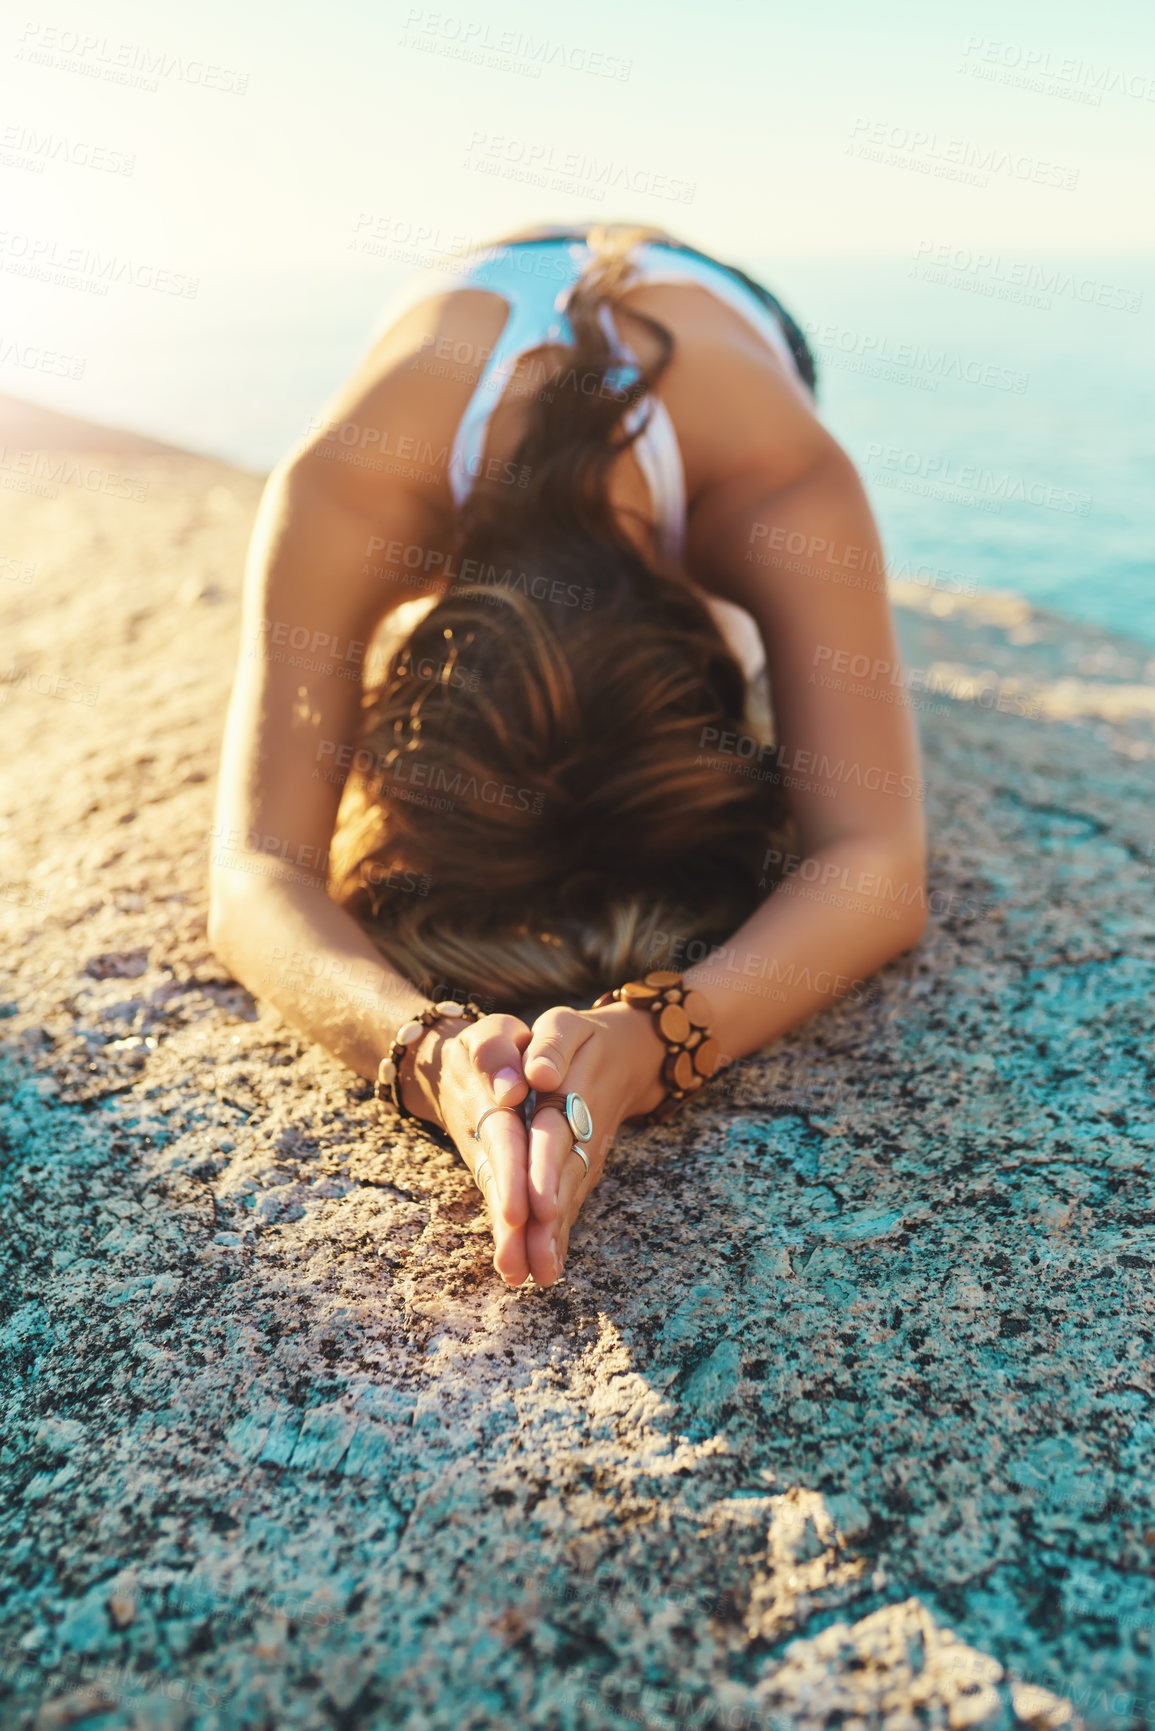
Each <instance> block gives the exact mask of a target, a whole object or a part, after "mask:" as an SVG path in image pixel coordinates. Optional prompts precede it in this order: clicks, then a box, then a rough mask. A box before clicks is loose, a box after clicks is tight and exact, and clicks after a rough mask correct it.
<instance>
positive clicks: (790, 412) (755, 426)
mask: <svg viewBox="0 0 1155 1731" xmlns="http://www.w3.org/2000/svg"><path fill="white" fill-rule="evenodd" d="M625 304H626V308H627V310H636V311H638V312H640V313H643V314H646V315H648V316H649V317H650V318H653V319H656V320H658V321H659V322H660V323H662V324H664V325H665V326H666V328H667V329H668V330H669V332H670V334H671V335H672V337H673V339H674V354H673V359H672V361H671V363H670V365H669V367H668V368H667V370H666V372H665V373H664V375H663V377H662V378H661V380H660V381H659V385H658V394H659V396H661V398H662V399H663V401H664V402H665V404H666V407H667V408H668V409H669V411H670V416H671V418H672V420H673V422H674V426H675V429H676V431H677V434H678V443H679V445H680V447H681V451H682V460H683V464H684V466H685V471H686V491H687V500H688V504H689V508H690V511H691V513H692V512H693V510H694V508H695V505H696V502H697V501H698V499H699V498H701V497H702V496H703V495H704V494H705V493H706V492H708V491H710V490H711V489H713V488H714V487H716V486H717V485H719V484H720V483H724V482H727V481H729V480H731V479H732V478H734V477H735V476H736V475H738V474H740V473H742V472H743V471H746V472H756V473H757V474H758V475H759V477H760V478H761V480H762V482H763V483H765V484H768V485H769V486H771V487H772V486H774V485H781V486H789V485H790V484H791V482H792V481H793V480H795V479H796V478H797V477H798V476H799V475H800V474H801V473H803V472H804V471H805V470H806V469H807V468H809V467H811V466H812V465H813V464H814V463H815V462H817V461H818V460H819V459H820V458H821V456H822V455H823V454H824V453H825V452H826V451H828V449H829V448H830V446H831V445H832V444H833V441H832V440H831V437H830V435H829V433H827V431H826V429H825V428H824V427H823V425H822V423H821V421H820V420H819V418H818V414H817V411H816V408H815V404H814V398H813V397H812V396H811V394H810V391H809V390H808V389H807V387H806V386H805V385H804V384H803V382H802V380H801V379H800V378H799V377H798V375H797V373H795V372H794V370H793V368H791V367H790V366H788V364H787V363H786V361H785V360H784V359H783V358H782V357H781V356H780V355H779V354H778V353H777V352H776V351H775V350H773V349H771V348H770V347H769V345H768V344H767V343H766V342H765V341H764V340H763V339H762V338H761V337H760V336H759V335H758V333H757V332H756V331H754V330H753V329H752V328H751V326H750V325H749V324H748V323H747V321H746V320H745V319H744V318H742V316H741V315H740V314H739V313H737V312H736V311H735V310H734V309H733V308H732V307H730V306H727V305H726V304H725V302H723V301H720V300H718V299H717V297H716V296H714V295H712V294H710V293H709V291H708V290H707V289H705V288H702V287H699V286H697V285H696V284H689V283H669V284H666V283H649V284H645V285H642V286H640V287H639V288H637V289H634V290H632V291H631V292H630V294H629V295H628V297H627V299H626V303H625Z"/></svg>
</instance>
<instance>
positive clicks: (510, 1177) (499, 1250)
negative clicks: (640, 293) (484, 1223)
mask: <svg viewBox="0 0 1155 1731" xmlns="http://www.w3.org/2000/svg"><path fill="white" fill-rule="evenodd" d="M483 1110H484V1108H483ZM478 1116H480V1113H479V1114H478ZM473 1149H474V1153H473V1155H472V1169H473V1174H474V1180H475V1182H476V1183H477V1186H478V1188H479V1190H480V1191H481V1194H482V1195H483V1196H484V1198H485V1201H486V1205H487V1207H488V1208H489V1214H490V1220H491V1222H492V1226H493V1266H494V1267H495V1268H496V1270H497V1272H498V1273H499V1274H500V1275H501V1277H502V1279H503V1280H504V1281H506V1283H507V1284H508V1285H510V1286H520V1285H521V1283H522V1281H523V1280H524V1279H525V1278H526V1276H527V1275H528V1273H529V1258H528V1256H527V1253H526V1243H525V1223H526V1216H527V1214H528V1212H529V1209H528V1204H527V1201H526V1174H525V1169H526V1136H525V1124H524V1123H523V1122H522V1119H521V1116H520V1114H517V1113H514V1112H512V1111H502V1112H494V1113H493V1114H492V1116H490V1117H488V1118H487V1119H486V1120H485V1122H484V1124H483V1125H482V1126H481V1137H480V1140H475V1141H473Z"/></svg>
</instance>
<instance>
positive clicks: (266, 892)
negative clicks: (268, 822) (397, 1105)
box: [209, 854, 426, 1077]
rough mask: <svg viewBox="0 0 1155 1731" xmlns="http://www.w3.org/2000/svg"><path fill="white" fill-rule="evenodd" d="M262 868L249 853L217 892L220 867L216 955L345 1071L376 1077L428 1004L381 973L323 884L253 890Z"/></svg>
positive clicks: (378, 960) (388, 972) (271, 882)
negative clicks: (398, 1037)
mask: <svg viewBox="0 0 1155 1731" xmlns="http://www.w3.org/2000/svg"><path fill="white" fill-rule="evenodd" d="M261 869H262V856H261V855H259V854H254V855H252V856H251V857H250V858H249V859H248V860H247V861H245V862H242V861H238V862H237V863H236V864H235V865H233V866H232V867H231V868H230V869H229V873H228V877H227V879H226V880H225V882H224V883H223V884H222V882H221V874H220V870H219V868H218V872H217V873H216V874H215V876H214V891H213V910H212V915H211V917H210V924H209V936H210V941H211V942H212V945H213V948H214V949H215V951H216V953H217V954H218V955H219V956H220V958H221V960H222V961H223V962H224V963H225V965H226V967H228V968H229V969H230V971H231V972H232V973H233V974H234V975H235V976H236V978H237V979H238V980H240V982H241V984H242V985H243V986H245V987H247V989H248V990H249V991H250V992H251V993H252V994H253V996H254V997H255V998H259V999H261V1000H262V1001H263V1002H265V1003H269V1004H272V1005H274V1006H275V1008H276V1009H277V1010H279V1011H280V1013H281V1015H282V1016H284V1018H285V1020H286V1021H287V1022H291V1023H292V1024H293V1026H294V1027H296V1028H299V1029H300V1030H301V1032H302V1033H303V1034H307V1035H308V1036H309V1038H310V1039H313V1040H316V1041H318V1042H319V1044H320V1045H322V1046H324V1047H325V1048H326V1049H327V1050H328V1051H330V1052H332V1054H333V1055H334V1057H336V1058H339V1059H340V1060H341V1061H342V1063H344V1064H348V1066H349V1068H350V1069H351V1070H356V1071H357V1073H358V1074H359V1075H361V1076H367V1077H375V1076H376V1074H377V1067H378V1065H379V1063H380V1061H381V1059H382V1058H384V1057H385V1056H387V1054H388V1052H389V1049H390V1047H391V1046H392V1044H393V1037H394V1034H395V1033H396V1030H397V1028H398V1026H399V1024H400V1023H401V1022H403V1021H405V1020H407V1019H408V1017H409V1016H411V1015H414V1014H416V1013H418V1012H420V1011H421V1010H422V1009H423V1008H424V1007H425V1003H426V1000H425V998H424V997H423V996H422V994H421V993H420V992H419V991H418V990H417V988H416V987H415V986H413V985H412V984H411V983H410V982H409V981H408V980H406V979H404V978H403V977H402V976H401V975H400V974H398V973H396V972H395V971H394V969H392V968H390V967H388V966H387V965H386V963H385V962H384V961H383V959H382V957H381V954H380V952H379V951H378V950H377V949H375V947H374V946H373V944H372V943H371V942H370V940H369V938H368V937H367V936H366V935H365V933H364V932H363V931H362V929H361V927H360V926H359V925H358V924H357V922H356V920H354V919H353V917H352V915H350V914H348V913H346V912H345V910H344V908H342V907H339V906H338V904H337V903H336V902H334V901H332V900H331V898H330V897H329V895H328V894H327V893H326V891H325V888H324V886H323V885H322V884H320V883H318V884H315V885H314V884H301V883H290V882H286V881H284V880H283V879H280V878H277V877H271V878H260V879H257V881H256V882H253V881H252V880H253V879H254V878H255V877H256V874H257V873H258V872H259V871H260V870H261ZM266 869H267V866H266ZM238 880H240V881H239V882H238Z"/></svg>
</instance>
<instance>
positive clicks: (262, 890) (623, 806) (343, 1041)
mask: <svg viewBox="0 0 1155 1731" xmlns="http://www.w3.org/2000/svg"><path fill="white" fill-rule="evenodd" d="M408 298H409V302H410V303H411V304H406V305H403V306H401V307H396V308H394V309H391V311H390V313H389V315H388V316H387V317H386V318H385V319H384V320H383V321H382V324H381V325H380V326H379V327H378V332H377V334H376V336H375V340H374V341H373V343H372V346H371V348H370V351H369V353H368V354H367V355H366V356H365V358H364V359H363V360H362V361H361V363H360V364H359V365H358V367H357V368H356V369H355V371H354V373H353V375H352V377H351V378H350V379H349V380H348V382H347V383H346V384H345V385H344V386H343V387H342V388H341V389H340V390H339V391H338V392H337V393H336V395H335V397H334V398H333V399H332V400H331V402H330V403H329V405H328V407H327V413H326V416H325V420H324V423H323V424H322V425H319V426H318V427H317V428H316V430H315V432H314V433H313V435H312V436H310V437H309V438H308V439H306V440H305V441H303V442H302V443H301V444H300V445H299V446H298V447H297V448H296V449H294V450H293V451H292V452H290V454H289V455H288V456H287V457H286V458H285V459H284V460H283V461H282V462H281V463H280V464H279V465H278V466H277V468H276V469H275V471H274V472H273V474H272V475H271V477H270V479H269V482H268V485H267V487H266V490H265V494H264V497H263V500H262V504H261V508H260V512H259V515H258V518H257V523H256V526H255V530H254V535H253V540H252V546H251V549H250V557H249V566H248V572H247V578H246V601H245V643H244V648H243V650H242V656H241V661H240V667H239V672H238V677H237V683H236V687H235V690H234V695H233V700H232V704H231V708H230V712H229V719H228V726H227V733H226V739H225V746H224V754H223V760H222V773H221V788H220V798H219V806H218V814H217V819H218V827H217V831H216V833H217V834H218V835H219V836H227V838H228V842H229V848H228V851H225V852H222V853H221V854H219V855H218V856H217V859H216V860H215V861H214V866H213V874H212V906H211V924H210V931H211V935H212V941H213V943H214V945H215V947H216V949H217V951H218V953H219V954H220V956H221V957H222V958H223V960H224V961H225V962H226V964H227V965H228V966H229V967H230V968H231V969H232V971H233V972H234V973H235V974H236V976H237V978H238V979H240V980H241V981H243V982H244V984H245V985H246V986H248V987H249V989H250V990H251V991H252V992H254V993H255V994H257V995H259V996H262V997H264V998H267V999H268V1000H269V1001H271V1002H272V1003H273V1004H275V1005H276V1006H277V1008H278V1009H279V1010H280V1011H281V1012H282V1013H283V1014H284V1015H285V1016H286V1017H287V1018H288V1019H289V1020H290V1021H292V1022H293V1023H295V1024H296V1025H297V1026H298V1027H300V1028H301V1029H303V1030H304V1031H305V1032H306V1033H308V1034H309V1035H311V1036H312V1037H313V1038H314V1039H316V1040H318V1041H320V1042H321V1043H322V1044H323V1045H325V1046H326V1047H327V1048H328V1049H329V1050H330V1051H331V1052H333V1053H335V1054H336V1055H337V1056H338V1057H339V1058H341V1059H342V1060H343V1061H344V1062H345V1063H347V1064H348V1065H350V1066H351V1067H352V1068H353V1069H354V1070H356V1071H358V1072H359V1073H360V1074H361V1075H362V1076H365V1077H371V1078H378V1080H379V1090H378V1091H379V1093H383V1092H389V1093H390V1094H391V1095H392V1097H393V1098H394V1100H395V1104H396V1105H397V1107H398V1108H399V1109H400V1111H401V1112H403V1113H409V1114H412V1115H414V1116H416V1117H418V1118H420V1119H423V1120H424V1121H425V1122H426V1123H427V1124H428V1125H430V1126H431V1127H433V1129H434V1131H435V1133H436V1132H437V1131H441V1132H442V1133H444V1134H445V1135H446V1136H447V1137H448V1138H451V1140H452V1144H453V1145H454V1146H455V1147H456V1148H457V1149H458V1150H459V1151H460V1153H461V1155H462V1157H463V1158H464V1159H465V1161H466V1163H467V1164H468V1165H469V1167H470V1170H471V1171H472V1172H473V1173H474V1176H475V1178H476V1179H477V1181H478V1185H479V1188H481V1190H482V1192H483V1194H484V1196H485V1198H486V1202H487V1205H488V1207H489V1210H490V1214H491V1218H492V1224H493V1232H494V1243H495V1250H494V1265H495V1267H496V1269H497V1270H498V1272H499V1273H500V1274H501V1276H502V1277H503V1279H504V1280H505V1281H506V1282H507V1283H508V1284H510V1285H519V1284H520V1283H521V1282H523V1281H524V1280H525V1279H526V1278H527V1277H528V1276H529V1275H532V1276H533V1279H534V1280H535V1281H536V1282H537V1283H539V1284H542V1285H548V1284H550V1283H551V1282H553V1281H554V1280H556V1279H557V1278H558V1277H559V1275H560V1274H561V1272H562V1269H563V1267H564V1264H565V1257H566V1250H567V1245H568V1240H569V1234H570V1231H571V1229H572V1227H573V1224H574V1221H575V1220H576V1218H577V1216H578V1213H579V1210H580V1208H581V1206H582V1203H583V1202H584V1201H585V1199H586V1197H587V1196H588V1195H589V1193H590V1191H591V1190H592V1189H593V1187H594V1186H595V1185H596V1183H597V1181H598V1179H599V1177H600V1175H601V1172H602V1170H603V1169H604V1164H605V1158H606V1153H607V1150H608V1149H609V1147H610V1145H611V1143H612V1140H613V1137H614V1135H615V1134H616V1132H617V1130H618V1127H619V1126H620V1124H621V1123H622V1122H624V1121H626V1120H634V1121H640V1120H641V1119H642V1118H644V1117H646V1116H647V1115H649V1114H654V1113H657V1114H665V1113H666V1112H668V1110H669V1109H671V1108H672V1107H673V1106H674V1105H676V1104H678V1103H679V1102H680V1101H681V1100H682V1099H684V1098H687V1097H688V1096H689V1095H690V1094H692V1093H693V1092H694V1091H696V1089H697V1088H698V1087H699V1086H700V1085H701V1084H702V1083H703V1081H705V1080H707V1079H708V1077H709V1075H710V1074H711V1073H712V1071H713V1070H714V1069H715V1068H716V1067H717V1066H718V1064H719V1063H723V1064H724V1063H726V1062H729V1061H731V1060H733V1059H734V1058H737V1057H741V1056H743V1055H744V1054H746V1053H750V1052H754V1051H756V1050H758V1049H759V1048H761V1047H763V1046H765V1045H766V1044H767V1043H768V1042H770V1041H772V1040H773V1039H775V1038H776V1037H777V1036H778V1035H780V1034H782V1033H783V1032H785V1031H786V1030H787V1029H789V1028H791V1027H794V1026H795V1025H797V1024H798V1023H800V1022H802V1021H804V1020H805V1019H806V1018H808V1017H809V1016H810V1015H812V1014H813V1013H814V1012H815V1011H817V1010H818V1009H820V1008H821V1007H823V1006H824V1005H826V1004H828V1003H830V1002H832V1001H833V999H834V998H836V997H838V996H841V995H844V994H846V993H847V992H854V991H857V990H858V989H859V988H860V987H861V984H862V981H863V979H864V977H865V976H867V975H868V974H869V973H871V972H872V971H873V970H874V969H876V968H878V967H879V966H881V965H882V964H883V963H885V962H887V961H888V960H890V959H891V958H892V957H894V956H895V955H897V954H899V953H900V952H901V951H902V950H904V949H906V948H908V947H909V946H910V945H911V944H913V943H914V942H915V941H916V940H917V938H918V936H919V935H920V933H921V931H922V928H923V924H924V917H925V915H924V910H925V894H924V869H925V868H924V858H925V841H924V828H923V818H922V805H921V784H920V783H919V781H918V759H917V746H916V741H915V737H914V731H913V727H912V724H911V721H910V717H909V714H908V711H907V709H906V707H904V706H903V705H902V703H901V702H895V701H894V694H895V690H896V688H899V687H900V686H901V671H900V669H899V662H898V655H897V650H896V647H895V640H894V634H893V628H892V621H891V617H890V613H889V609H888V604H887V599H886V593H885V581H884V579H883V578H882V577H881V576H880V573H882V571H883V563H882V557H881V551H880V548H879V541H878V534H877V530H876V528H875V524H874V521H873V519H872V516H871V512H870V508H869V505H868V504H867V501H866V498H865V495H864V492H863V488H862V485H861V483H860V481H859V478H858V475H857V474H856V472H855V470H854V468H853V466H852V464H851V463H850V461H849V459H848V458H847V457H846V455H845V454H844V452H843V451H842V450H841V449H840V448H839V446H838V445H837V444H836V443H835V441H834V440H833V439H832V438H831V436H830V434H829V433H828V432H826V430H825V429H824V428H823V427H822V425H821V423H820V421H819V420H818V418H817V415H816V412H815V405H814V398H813V383H814V374H813V366H812V363H811V361H810V357H809V355H808V353H807V350H806V345H805V343H804V341H803V339H802V337H801V335H800V333H799V332H798V330H797V327H796V326H795V325H794V324H793V323H792V321H791V320H790V319H789V317H788V316H787V315H786V314H785V313H784V311H783V310H782V308H781V307H780V306H779V304H778V303H777V302H776V301H775V300H774V298H773V297H772V296H771V295H769V294H768V292H767V291H766V290H764V289H761V288H760V287H759V286H758V285H756V284H753V283H752V282H751V281H750V279H749V278H746V277H744V276H742V275H741V273H739V272H736V271H734V270H732V269H729V268H727V267H725V266H723V265H721V264H719V263H717V261H714V260H712V259H710V258H709V257H707V256H706V255H704V254H701V253H699V252H697V251H695V250H694V249H692V248H689V247H686V246H684V245H683V244H682V243H679V242H677V241H675V240H673V239H672V238H671V237H669V236H666V235H662V234H659V233H657V232H655V231H652V230H638V229H629V228H626V227H624V226H619V227H611V228H605V227H598V228H594V229H589V230H582V231H579V232H571V231H566V230H557V229H553V230H540V231H536V232H535V233H533V234H529V235H521V236H517V237H515V238H513V239H512V240H510V241H507V242H504V243H501V244H499V245H497V246H496V247H494V248H492V249H489V250H488V251H486V252H484V253H481V254H475V255H472V256H469V257H466V258H464V259H463V260H462V263H461V266H460V270H459V271H458V272H457V274H456V275H455V276H452V277H450V278H448V279H446V280H443V281H442V282H441V283H439V284H438V285H436V292H434V293H433V294H430V292H429V291H428V289H425V290H419V291H418V292H417V293H416V294H413V295H410V296H409V297H408ZM367 646H368V647H367ZM847 669H849V674H847V673H846V672H845V670H847ZM766 681H768V689H769V695H770V700H771V702H772V708H773V738H772V741H771V736H770V734H769V732H768V730H767V716H765V715H762V716H760V715H759V696H760V693H761V694H762V695H764V694H765V693H764V690H763V687H764V684H765V682H766ZM363 687H364V692H363ZM776 880H777V883H776ZM688 962H689V963H692V964H693V965H691V966H687V965H686V964H687V963H688ZM655 970H656V971H657V972H656V973H655ZM647 976H648V977H649V978H648V983H647ZM623 985H625V987H626V990H625V992H624V993H619V994H618V995H617V996H616V997H613V998H610V999H608V1000H607V999H606V997H605V994H607V993H608V992H610V991H611V989H613V988H618V987H622V986H623ZM430 999H432V1000H433V1003H431V1002H430ZM595 999H596V1000H597V1001H596V1003H593V1004H591V1001H592V1000H595ZM467 1000H476V1003H471V1004H469V1003H467ZM438 1004H440V1006H441V1007H440V1009H439V1008H438V1007H437V1006H438ZM586 1006H590V1007H586ZM470 1018H472V1019H470ZM398 1023H401V1024H402V1026H401V1028H400V1029H399V1028H398ZM399 1034H400V1038H398V1035H399ZM382 1081H383V1082H384V1084H385V1086H384V1087H382V1086H381V1085H380V1084H381V1082H382ZM530 1109H532V1116H531V1117H530V1116H529V1115H528V1114H529V1111H530Z"/></svg>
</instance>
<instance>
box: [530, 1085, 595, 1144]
mask: <svg viewBox="0 0 1155 1731" xmlns="http://www.w3.org/2000/svg"><path fill="white" fill-rule="evenodd" d="M547 1106H552V1107H553V1108H554V1109H555V1110H556V1111H559V1112H563V1113H564V1114H565V1121H566V1123H567V1124H568V1125H569V1127H570V1134H571V1135H572V1136H573V1138H574V1141H575V1142H588V1141H589V1139H590V1137H591V1136H592V1135H593V1133H594V1120H593V1113H592V1112H591V1111H590V1109H589V1107H588V1106H587V1105H586V1103H585V1101H584V1100H583V1099H582V1097H581V1095H580V1094H574V1093H569V1094H562V1093H560V1092H550V1093H541V1094H537V1093H535V1095H534V1102H533V1115H534V1117H535V1118H536V1117H537V1115H538V1113H539V1112H541V1111H544V1109H545V1108H546V1107H547Z"/></svg>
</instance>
